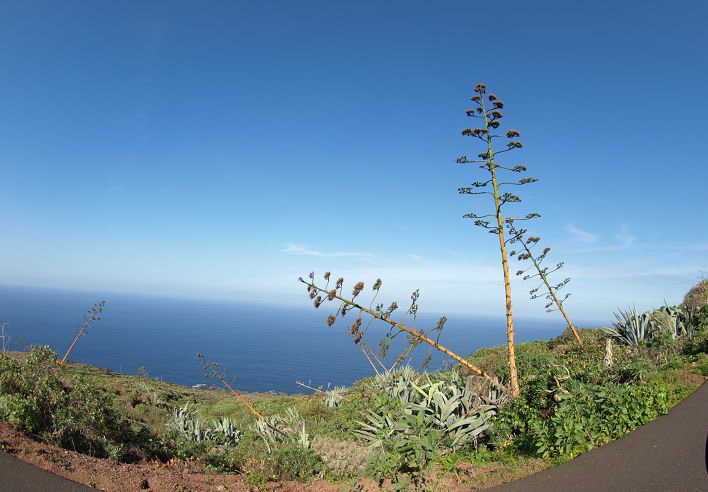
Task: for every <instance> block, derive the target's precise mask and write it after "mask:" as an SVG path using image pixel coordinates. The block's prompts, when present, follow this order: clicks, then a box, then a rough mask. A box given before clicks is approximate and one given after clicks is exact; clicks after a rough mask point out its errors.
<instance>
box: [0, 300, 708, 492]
mask: <svg viewBox="0 0 708 492" xmlns="http://www.w3.org/2000/svg"><path fill="white" fill-rule="evenodd" d="M580 336H581V337H582V339H583V345H582V346H580V345H578V344H577V343H576V339H575V336H574V335H573V333H572V332H570V330H568V333H566V334H564V335H563V336H560V337H558V338H555V339H553V340H550V341H537V342H531V343H522V344H518V345H517V347H516V356H517V364H518V375H519V386H520V388H521V395H520V396H518V397H516V398H512V397H511V396H510V395H509V393H508V392H504V391H501V390H500V389H499V388H498V387H497V386H496V385H494V384H492V383H491V382H490V381H489V380H487V379H485V378H483V377H479V376H478V375H476V374H473V373H472V372H471V371H470V370H469V369H467V368H466V367H465V366H464V365H458V366H455V367H453V368H450V369H447V370H444V371H438V372H434V373H429V374H426V373H424V374H421V373H417V372H416V371H414V370H412V369H411V368H410V367H407V366H403V367H401V368H398V369H397V370H393V371H389V372H387V373H382V374H380V375H378V376H376V377H371V378H367V379H363V380H361V381H359V382H357V383H356V384H355V385H353V386H352V387H351V388H335V389H333V390H331V391H319V392H315V393H314V394H310V395H267V394H248V395H245V398H247V400H248V401H249V402H250V404H251V405H252V406H253V408H254V409H255V410H256V411H257V412H258V413H259V414H261V415H263V416H264V417H265V418H264V419H258V418H257V417H256V416H254V414H253V412H252V411H250V410H249V409H248V408H246V406H245V405H243V404H242V403H241V402H239V401H238V400H236V399H235V398H233V397H232V396H231V395H230V394H229V393H227V392H225V391H222V390H220V389H216V388H206V389H193V388H186V387H182V386H178V385H172V384H169V383H163V382H160V381H157V380H154V379H151V378H150V377H149V376H148V375H147V374H144V373H143V375H142V376H137V377H135V376H133V377H131V376H124V375H120V374H116V373H112V372H110V371H106V370H102V369H98V368H93V367H90V366H84V365H79V364H67V365H61V364H60V363H59V362H58V361H57V358H56V354H55V353H54V352H52V351H51V350H50V349H48V348H47V347H33V348H32V349H31V351H30V352H28V353H5V354H2V355H0V420H4V421H7V422H9V423H10V424H11V425H12V426H13V427H14V428H15V429H17V430H20V431H22V432H24V433H26V434H28V435H30V436H33V437H35V438H36V439H40V440H43V441H45V442H49V443H52V444H56V445H58V446H61V447H64V448H66V449H71V450H76V451H79V452H81V453H85V454H89V455H92V456H97V457H106V458H107V457H111V458H113V459H116V460H118V461H122V462H143V461H149V460H161V461H167V460H170V459H175V458H176V459H181V460H186V461H199V462H200V463H203V464H204V466H205V467H206V468H207V469H209V470H211V471H213V472H220V473H243V474H245V475H246V477H247V480H248V481H249V482H250V483H252V484H256V485H258V484H263V483H266V482H269V481H275V480H284V479H290V480H301V481H308V480H313V479H321V478H326V479H329V480H335V481H342V483H345V482H347V481H349V482H351V481H356V480H358V479H361V478H369V479H374V480H376V481H379V482H380V483H391V484H392V485H393V486H396V487H400V488H406V487H409V486H410V487H418V488H421V487H426V484H429V483H433V482H435V481H436V480H440V479H441V477H448V478H449V477H454V480H456V481H459V482H465V481H466V480H470V479H471V478H470V477H473V476H474V477H475V478H474V484H475V486H482V485H493V484H494V483H498V481H500V480H508V479H513V478H519V476H520V475H522V474H523V473H530V472H533V471H537V470H539V469H541V468H544V467H547V466H551V465H553V464H554V463H558V462H562V461H564V460H567V459H571V458H573V457H574V456H577V455H578V454H580V453H583V452H585V451H587V450H589V449H591V448H593V447H596V446H599V445H601V444H603V443H606V442H609V441H611V440H613V439H616V438H618V437H620V436H622V435H623V434H625V433H627V432H629V431H630V430H632V429H634V428H636V427H637V426H640V425H643V424H645V423H647V422H649V421H651V420H653V419H655V418H656V417H658V416H659V415H662V414H664V413H666V412H667V411H668V409H669V408H671V406H672V405H674V404H675V403H677V402H678V401H680V400H681V399H682V398H684V397H685V396H687V395H688V394H690V393H691V392H692V391H693V390H694V389H695V388H696V387H697V386H698V385H699V384H700V383H701V382H703V381H704V380H705V378H706V377H707V376H708V354H707V353H706V352H707V351H708V306H703V307H701V308H700V309H698V310H689V309H686V308H685V306H681V307H662V308H659V309H657V310H655V311H651V312H647V313H638V312H636V310H634V309H631V308H630V309H629V310H625V311H622V312H621V313H619V314H618V319H617V322H616V323H615V324H614V325H613V326H612V327H611V328H608V329H604V330H600V329H594V330H582V331H581V333H580ZM506 355H507V354H506V347H503V346H500V347H492V348H485V349H481V350H479V351H477V352H476V353H474V354H472V355H471V356H470V357H469V358H468V360H469V361H470V362H471V363H472V364H473V365H474V366H475V367H479V368H481V369H482V370H483V371H485V373H488V374H493V375H494V377H495V378H497V379H498V381H500V382H501V383H502V384H507V381H508V380H509V374H508V367H509V366H508V364H507V360H506ZM470 469H474V470H475V472H474V473H465V470H468V471H469V470H470ZM492 470H493V472H492ZM511 470H516V471H514V472H512V471H511ZM524 470H526V471H525V472H524ZM486 471H489V473H487V472H486ZM468 485H471V483H470V484H468Z"/></svg>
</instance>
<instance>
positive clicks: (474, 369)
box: [299, 278, 508, 392]
mask: <svg viewBox="0 0 708 492" xmlns="http://www.w3.org/2000/svg"><path fill="white" fill-rule="evenodd" d="M299 280H300V282H302V283H303V284H305V285H307V286H309V287H310V288H311V289H315V290H316V291H318V292H322V293H324V294H328V292H327V290H326V289H323V288H321V287H318V286H316V285H315V284H314V281H313V282H307V281H306V280H304V279H303V278H300V279H299ZM332 297H333V299H338V300H340V301H342V302H343V303H345V304H347V305H349V306H351V307H352V308H355V309H358V310H360V311H362V312H364V313H367V314H368V315H370V316H372V317H374V318H376V319H378V320H380V321H383V322H384V323H388V324H389V325H391V326H393V327H394V328H397V329H399V330H402V331H405V332H407V333H409V334H411V335H413V336H414V337H417V338H419V339H420V340H422V341H424V342H425V343H427V344H429V345H431V346H432V347H434V348H435V349H437V350H439V351H440V352H442V353H444V354H446V355H448V356H449V357H451V358H453V359H454V360H456V361H457V362H459V363H460V364H462V365H463V366H465V367H466V368H468V369H469V370H471V371H472V372H474V373H475V374H477V375H478V376H481V377H483V378H485V379H486V380H487V381H489V382H490V384H492V385H493V386H495V387H497V388H499V389H500V390H502V391H504V392H508V389H507V388H506V387H505V386H504V385H502V384H501V383H499V381H498V380H497V379H496V378H493V377H492V376H491V375H489V374H487V373H486V372H484V371H483V370H482V369H480V368H479V367H477V366H475V365H473V364H471V363H470V362H468V361H467V360H465V359H463V358H462V357H460V356H459V355H457V354H456V353H454V352H452V351H451V350H449V349H448V348H446V347H443V346H442V345H440V344H439V343H437V342H436V341H434V340H432V339H430V338H428V337H426V336H425V335H423V334H422V333H420V332H418V331H416V330H413V329H411V328H409V327H407V326H406V325H403V324H400V323H397V322H395V321H393V320H392V319H390V318H387V317H385V316H382V315H381V314H379V313H377V312H376V311H372V310H371V309H368V308H365V307H364V306H362V305H360V304H358V303H356V302H354V301H351V300H349V299H345V298H344V297H342V296H340V295H339V294H335V295H334V296H332Z"/></svg>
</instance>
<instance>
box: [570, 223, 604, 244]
mask: <svg viewBox="0 0 708 492" xmlns="http://www.w3.org/2000/svg"><path fill="white" fill-rule="evenodd" d="M565 230H566V231H568V232H570V233H571V234H572V235H573V237H575V239H577V240H578V241H582V242H584V243H596V242H597V241H598V240H599V239H600V237H599V236H598V235H597V234H592V233H591V232H588V231H584V230H582V229H579V228H577V227H575V226H574V225H573V224H568V225H567V226H566V228H565Z"/></svg>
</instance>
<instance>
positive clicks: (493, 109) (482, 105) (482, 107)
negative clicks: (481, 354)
mask: <svg viewBox="0 0 708 492" xmlns="http://www.w3.org/2000/svg"><path fill="white" fill-rule="evenodd" d="M474 91H475V92H476V93H477V95H475V96H473V97H472V98H471V100H472V101H473V102H474V103H475V105H476V107H475V109H468V110H467V111H466V113H467V116H469V117H470V118H476V119H478V120H480V123H481V124H482V125H481V126H480V127H477V128H465V129H464V130H462V135H465V136H470V137H474V138H477V139H479V140H480V141H481V142H482V143H483V144H484V145H485V147H486V150H484V151H483V152H482V153H480V154H479V155H478V159H475V160H469V159H467V156H462V157H459V158H458V159H457V162H458V163H460V164H468V163H479V164H480V166H479V167H480V168H481V169H483V170H485V171H486V172H487V173H488V179H487V180H486V181H476V182H474V183H472V185H471V186H468V187H463V188H459V190H458V191H459V193H461V194H467V195H489V196H490V197H491V198H492V201H493V203H494V208H493V209H492V210H491V211H490V213H485V214H482V215H477V214H475V213H469V214H465V218H471V219H475V222H474V224H475V225H476V226H479V227H482V228H484V229H487V230H488V231H489V232H490V233H492V234H496V235H497V236H498V238H499V253H500V255H501V263H502V271H503V275H504V296H505V299H506V336H507V356H508V361H509V374H510V376H511V391H512V396H519V394H520V389H519V378H518V374H517V370H516V355H515V353H514V315H513V310H512V305H511V280H510V276H509V261H508V258H507V251H506V245H507V240H506V238H505V236H504V224H505V223H507V222H508V221H514V220H529V219H533V218H535V217H539V215H538V214H535V213H532V214H528V215H526V216H525V217H523V218H511V217H507V216H505V215H504V212H503V210H502V207H503V206H504V205H506V204H507V203H516V202H520V201H521V199H520V198H519V197H518V196H517V195H515V194H513V193H510V192H508V191H503V190H504V189H506V188H507V187H509V186H514V187H515V186H521V185H525V184H528V183H533V182H535V181H538V180H537V179H535V178H522V179H519V180H516V179H514V180H511V181H506V182H502V181H500V175H499V173H500V172H501V171H506V172H511V173H522V172H525V171H526V166H522V165H507V164H501V163H500V162H499V161H498V160H497V156H499V154H502V153H505V152H510V151H512V150H516V149H520V148H521V147H523V145H522V144H521V142H519V141H518V140H516V138H518V137H519V136H520V134H519V132H518V131H516V130H508V131H507V132H506V134H501V133H500V132H501V131H502V130H500V127H501V120H502V118H503V116H504V115H503V113H502V111H501V110H502V108H503V107H504V102H503V101H501V100H499V99H498V98H497V97H496V96H495V95H494V94H487V88H486V86H485V85H484V84H478V85H477V87H475V89H474ZM498 139H507V140H508V141H507V144H506V148H505V149H503V150H494V142H495V141H496V140H498ZM490 186H491V191H488V190H489V187H490ZM487 218H490V219H491V221H490V220H485V219H487Z"/></svg>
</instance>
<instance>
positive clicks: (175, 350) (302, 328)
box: [0, 287, 563, 393]
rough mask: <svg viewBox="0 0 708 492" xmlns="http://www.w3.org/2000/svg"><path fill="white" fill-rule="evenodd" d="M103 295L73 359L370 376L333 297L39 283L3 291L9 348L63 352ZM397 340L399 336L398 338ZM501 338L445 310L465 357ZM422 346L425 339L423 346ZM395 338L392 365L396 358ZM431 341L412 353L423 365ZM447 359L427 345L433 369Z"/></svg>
mask: <svg viewBox="0 0 708 492" xmlns="http://www.w3.org/2000/svg"><path fill="white" fill-rule="evenodd" d="M101 300H105V301H106V305H105V309H104V311H103V313H102V316H101V319H100V320H99V321H96V322H94V323H93V324H92V325H91V327H90V328H89V330H88V333H87V334H86V335H85V336H83V337H81V338H80V339H79V341H78V342H77V344H76V347H75V348H74V350H73V351H72V352H71V355H70V357H69V360H70V361H74V362H81V363H85V364H91V365H94V366H98V367H104V368H107V369H111V370H113V371H118V372H121V373H124V374H137V373H138V370H139V368H144V370H145V371H147V373H148V374H149V375H150V376H151V377H154V378H159V379H161V380H163V381H169V382H174V383H179V384H184V385H188V386H192V385H195V384H200V383H204V384H213V381H212V380H207V379H205V377H204V374H203V371H202V368H201V365H200V363H199V361H198V360H197V357H196V355H197V354H198V353H202V354H204V355H205V356H207V357H210V358H211V359H213V360H214V361H216V362H218V363H219V364H220V366H221V368H224V369H226V370H227V377H228V379H229V380H230V381H231V380H233V381H234V384H235V386H236V387H237V388H239V389H240V390H242V391H247V392H254V391H258V392H267V391H274V392H282V393H302V392H306V391H307V390H305V389H303V388H302V387H300V386H298V385H296V383H295V381H301V382H304V383H305V384H308V385H310V386H315V387H317V386H321V387H327V386H328V385H329V386H348V385H351V384H352V383H353V382H355V381H357V380H358V379H361V378H363V377H366V376H370V375H372V374H374V371H373V369H372V367H371V366H370V365H369V362H367V360H366V359H365V358H364V356H363V355H362V353H361V351H360V350H359V348H358V347H357V346H356V345H355V344H354V343H353V341H352V339H351V337H350V335H349V326H350V325H351V323H352V322H353V321H354V319H355V316H354V313H349V314H348V315H347V317H346V318H344V319H342V318H338V320H337V322H336V323H335V325H334V326H332V327H328V326H327V323H326V321H325V320H326V318H327V315H328V314H330V313H332V312H333V309H332V307H333V306H334V303H332V304H329V303H325V304H323V306H322V307H321V308H320V309H319V310H315V309H314V308H312V307H311V303H310V302H307V301H308V300H307V299H303V308H302V309H294V308H282V307H272V306H257V305H247V304H238V303H227V302H216V301H202V300H184V299H170V298H161V297H147V296H145V297H139V296H131V295H123V294H105V295H102V296H101V295H100V294H96V293H91V292H79V291H63V290H53V289H39V288H24V287H22V288H20V287H0V323H3V322H4V323H6V329H5V331H6V335H7V336H9V337H11V340H10V349H11V350H26V349H27V347H28V346H30V345H49V346H50V347H52V348H53V349H54V350H56V351H57V353H58V354H59V357H62V356H63V354H64V352H65V351H66V349H67V347H68V346H69V344H70V343H71V341H72V339H73V337H74V335H75V334H76V332H77V330H78V328H79V326H80V325H81V321H82V316H83V315H84V314H85V313H86V311H88V310H89V309H90V308H91V307H92V306H93V305H94V304H95V303H97V302H99V301H101ZM555 318H557V316H550V315H549V318H548V319H547V320H524V319H520V320H517V322H516V332H517V341H519V342H523V341H530V340H539V339H549V338H551V337H554V336H557V335H558V334H560V333H561V332H562V330H563V323H562V322H561V321H560V320H559V319H555ZM436 320H437V316H432V315H421V316H420V317H419V320H418V326H419V327H431V326H434V325H435V322H436ZM383 334H384V326H383V325H372V326H371V327H370V329H369V332H368V334H367V339H368V340H369V343H370V344H371V345H373V346H376V347H377V346H378V341H379V340H380V339H381V337H382V336H383ZM399 338H400V339H401V342H402V341H403V337H399ZM505 341H506V331H505V322H504V319H503V318H502V317H498V318H492V317H459V316H451V317H450V319H449V320H448V322H447V324H446V326H445V329H444V331H443V333H442V336H441V338H440V343H441V344H442V345H444V346H446V347H448V348H449V349H450V350H452V351H453V352H456V353H457V354H459V355H462V356H467V355H469V354H470V353H472V352H474V351H475V350H477V349H478V348H480V347H489V346H493V345H499V344H503V343H505ZM424 345H425V344H424ZM397 348H400V345H398V344H397V343H394V344H393V345H392V348H391V351H390V352H391V354H392V355H390V356H389V358H388V359H389V361H391V360H395V355H397V353H399V352H397V350H396V349H397ZM426 355H427V347H421V348H419V349H417V350H416V352H414V354H413V358H412V365H413V366H415V367H417V368H419V367H420V363H421V361H422V360H423V359H424V358H425V356H426ZM448 360H450V359H449V358H448V357H447V356H445V355H444V354H442V353H440V352H438V351H435V350H433V359H432V362H431V364H430V369H431V370H433V369H437V368H440V367H442V366H443V364H444V363H445V361H448Z"/></svg>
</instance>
